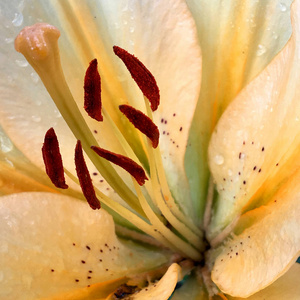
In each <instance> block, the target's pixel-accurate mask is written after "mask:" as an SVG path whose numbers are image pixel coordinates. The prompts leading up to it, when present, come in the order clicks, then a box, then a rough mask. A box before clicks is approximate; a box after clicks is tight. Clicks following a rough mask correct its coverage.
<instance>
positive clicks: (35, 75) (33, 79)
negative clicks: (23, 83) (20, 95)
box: [30, 72, 39, 83]
mask: <svg viewBox="0 0 300 300" xmlns="http://www.w3.org/2000/svg"><path fill="white" fill-rule="evenodd" d="M30 76H31V80H32V81H33V82H34V83H38V82H39V75H38V74H36V73H35V72H32V73H31V74H30Z"/></svg>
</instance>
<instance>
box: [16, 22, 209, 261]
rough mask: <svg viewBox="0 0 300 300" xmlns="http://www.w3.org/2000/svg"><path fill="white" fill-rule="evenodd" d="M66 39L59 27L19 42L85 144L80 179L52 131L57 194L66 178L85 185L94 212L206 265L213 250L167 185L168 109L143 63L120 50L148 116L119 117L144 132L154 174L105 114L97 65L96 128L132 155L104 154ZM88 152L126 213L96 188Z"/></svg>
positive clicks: (26, 33)
mask: <svg viewBox="0 0 300 300" xmlns="http://www.w3.org/2000/svg"><path fill="white" fill-rule="evenodd" d="M59 36H60V33H59V31H58V29H56V28H55V27H54V26H51V25H48V24H44V23H40V24H36V25H33V26H31V27H26V28H24V29H23V30H22V31H21V33H20V34H19V36H18V37H17V38H16V41H15V48H16V50H17V51H19V52H21V53H22V54H23V55H24V56H25V58H26V59H27V60H28V62H29V63H30V64H31V66H32V67H33V68H34V69H35V70H36V72H37V73H38V74H39V76H40V78H41V79H42V81H43V83H44V85H45V87H46V89H47V90H48V92H49V94H50V96H51V97H52V99H53V101H54V102H55V104H56V106H57V108H58V109H59V110H60V112H61V114H62V116H63V117H64V119H65V121H66V123H67V124H68V126H69V127H70V129H71V130H72V132H73V134H74V136H75V137H76V139H77V140H78V142H77V145H76V149H75V165H76V173H77V177H76V176H75V174H73V173H72V172H71V171H70V170H68V169H67V168H66V167H63V164H62V159H61V156H60V153H59V145H58V141H57V137H56V135H55V132H54V130H53V129H50V130H49V131H48V132H47V133H46V137H45V141H44V146H43V158H44V161H45V165H46V171H47V174H48V175H49V177H50V179H51V180H52V182H53V183H54V184H55V185H56V186H57V187H59V188H67V185H66V183H65V179H64V173H65V174H67V175H68V177H69V178H70V179H71V180H73V181H75V182H76V183H79V184H80V186H81V188H82V191H83V194H84V196H85V197H86V199H87V201H88V203H89V205H90V206H91V208H93V209H99V208H100V206H101V205H100V203H101V204H102V205H103V206H104V207H105V208H106V207H107V208H109V209H111V210H113V211H114V212H115V213H117V214H119V215H120V216H122V217H123V218H125V219H126V220H127V221H129V222H130V223H132V224H133V225H134V226H136V227H137V228H139V229H140V230H142V231H144V232H145V233H146V234H148V235H150V236H151V237H153V238H154V239H155V240H157V241H158V242H159V243H160V244H161V245H162V246H164V247H167V248H169V249H171V250H172V251H174V252H175V253H178V254H180V255H181V256H182V257H186V258H190V259H192V260H194V261H201V260H202V259H203V257H202V253H203V252H204V250H205V243H204V241H203V240H204V239H203V233H202V230H201V229H199V228H198V227H197V226H196V225H195V224H194V223H193V222H192V220H191V219H190V218H189V216H188V215H186V214H184V212H183V211H182V210H181V209H180V207H179V206H178V204H177V203H176V200H175V199H174V198H173V196H172V193H171V191H170V188H169V185H168V183H167V180H166V176H165V170H164V168H163V164H162V158H161V153H160V150H159V129H158V127H157V126H156V125H155V124H154V122H153V118H152V113H153V112H154V111H155V110H157V108H158V106H159V101H160V100H159V89H158V87H157V85H156V81H155V78H154V77H153V75H152V74H151V73H150V71H149V70H148V69H147V68H146V67H145V66H144V65H143V64H142V63H141V62H140V61H139V60H138V59H137V58H136V57H135V56H133V55H131V54H130V53H128V52H127V51H125V50H124V49H122V48H120V47H117V46H114V48H113V50H114V53H115V54H116V55H117V56H118V57H119V58H120V59H121V60H122V61H123V62H124V64H125V66H126V67H127V69H128V70H129V72H130V74H131V76H132V78H133V79H134V80H135V82H136V83H137V85H138V86H139V88H140V90H141V91H142V93H143V94H144V100H145V101H144V105H145V111H146V114H144V113H143V112H141V111H139V110H137V109H135V108H133V107H131V106H129V105H127V104H124V105H121V106H119V109H120V111H121V112H122V113H123V114H124V116H125V117H127V119H128V120H129V121H130V122H131V123H132V124H133V125H134V127H135V128H136V130H137V131H138V134H137V136H138V137H139V140H140V144H141V146H142V147H143V150H144V152H145V153H146V157H147V163H148V166H149V170H148V168H147V166H144V165H143V163H141V161H140V160H139V158H138V157H137V155H136V154H135V152H134V151H133V149H132V148H131V147H130V145H129V144H128V142H127V140H126V139H125V137H124V136H123V135H122V133H121V131H120V130H119V129H118V127H117V125H116V124H115V123H114V122H113V121H112V118H111V117H110V115H109V113H108V112H107V111H106V110H105V107H102V102H101V79H100V75H99V73H98V70H97V60H96V59H94V60H92V61H91V63H90V66H89V67H88V69H87V72H86V75H85V82H84V91H85V95H84V108H85V110H86V112H87V113H88V115H89V116H90V117H91V118H93V119H94V120H96V121H98V122H106V123H107V126H109V128H110V129H111V132H112V133H113V135H114V139H116V140H118V142H119V143H120V145H121V147H122V150H123V152H124V154H125V155H121V154H118V153H113V152H111V151H109V150H106V149H103V148H101V147H100V146H99V144H98V142H97V139H96V138H95V136H94V133H93V131H92V130H91V129H90V127H89V126H88V124H87V122H86V120H85V119H84V117H83V115H82V113H81V111H80V110H79V109H78V107H77V104H76V102H75V100H74V98H73V95H72V93H71V91H70V89H69V87H68V85H67V83H66V80H65V77H64V74H63V71H62V67H61V63H60V56H59V49H58V43H57V41H58V38H59ZM130 126H131V125H130ZM82 150H84V152H85V154H86V155H87V156H88V159H89V161H91V162H92V163H93V165H94V166H95V168H96V169H97V170H98V171H99V172H100V173H101V175H102V176H103V178H104V179H105V180H106V181H107V183H108V184H109V185H110V186H111V187H112V188H113V189H114V191H115V192H116V193H117V194H118V195H119V196H120V197H121V198H122V199H123V201H124V203H125V204H126V205H123V204H120V203H118V202H116V201H114V200H112V199H110V198H109V197H108V196H106V195H105V194H104V193H103V192H101V191H100V190H99V189H98V188H97V187H96V186H94V185H93V183H92V180H91V177H90V174H89V171H88V168H87V164H86V162H85V159H84V156H83V151H82ZM111 163H113V164H116V165H117V166H118V167H120V168H122V169H123V170H125V171H127V172H128V174H129V175H130V176H131V179H132V185H131V186H133V188H131V187H130V186H129V184H128V182H126V181H125V180H123V178H122V176H120V175H119V171H118V169H117V168H118V167H116V169H115V167H113V166H112V165H111Z"/></svg>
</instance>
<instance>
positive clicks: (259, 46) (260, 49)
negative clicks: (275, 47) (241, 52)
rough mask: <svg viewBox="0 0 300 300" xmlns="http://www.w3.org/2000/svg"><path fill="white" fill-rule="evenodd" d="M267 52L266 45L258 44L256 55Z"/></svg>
mask: <svg viewBox="0 0 300 300" xmlns="http://www.w3.org/2000/svg"><path fill="white" fill-rule="evenodd" d="M266 52H267V48H266V47H265V46H264V45H258V47H257V51H256V55H257V56H261V55H263V54H265V53H266Z"/></svg>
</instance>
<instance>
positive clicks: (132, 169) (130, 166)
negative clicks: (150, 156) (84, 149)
mask: <svg viewBox="0 0 300 300" xmlns="http://www.w3.org/2000/svg"><path fill="white" fill-rule="evenodd" d="M91 148H92V149H93V150H94V151H95V152H96V153H97V154H98V155H99V156H101V157H103V158H105V159H106V160H108V161H110V162H112V163H114V164H116V165H118V166H120V167H121V168H123V169H124V170H126V171H127V172H128V173H129V174H130V175H131V176H132V177H134V178H135V180H136V181H137V183H138V184H139V185H143V184H144V183H145V180H148V178H147V176H146V174H145V171H144V169H143V168H142V167H141V166H140V165H138V164H137V163H136V162H134V161H133V160H132V159H130V158H129V157H126V156H123V155H120V154H116V153H113V152H110V151H108V150H105V149H102V148H100V147H96V146H92V147H91Z"/></svg>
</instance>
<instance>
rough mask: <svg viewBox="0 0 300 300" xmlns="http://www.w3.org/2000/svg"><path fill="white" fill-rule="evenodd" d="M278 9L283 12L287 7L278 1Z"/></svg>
mask: <svg viewBox="0 0 300 300" xmlns="http://www.w3.org/2000/svg"><path fill="white" fill-rule="evenodd" d="M279 9H280V11H282V12H285V11H286V10H287V7H286V5H285V4H284V3H279Z"/></svg>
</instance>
